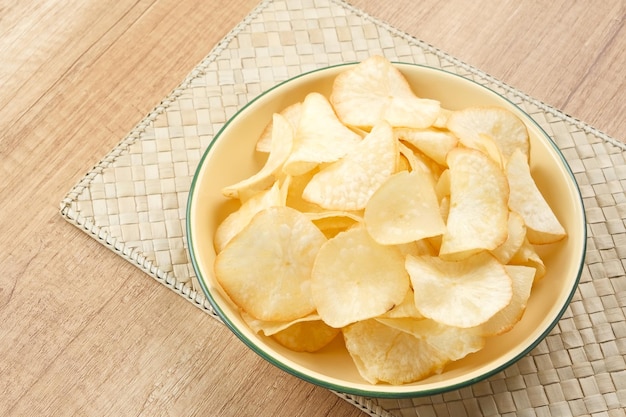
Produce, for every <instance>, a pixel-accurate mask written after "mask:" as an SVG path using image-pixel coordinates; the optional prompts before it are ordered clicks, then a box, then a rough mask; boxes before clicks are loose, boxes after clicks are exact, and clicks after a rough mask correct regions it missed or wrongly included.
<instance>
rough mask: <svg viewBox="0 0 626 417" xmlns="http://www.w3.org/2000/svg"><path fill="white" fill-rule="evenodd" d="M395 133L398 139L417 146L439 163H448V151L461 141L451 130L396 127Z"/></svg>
mask: <svg viewBox="0 0 626 417" xmlns="http://www.w3.org/2000/svg"><path fill="white" fill-rule="evenodd" d="M394 134H395V135H396V137H397V138H398V139H400V140H404V141H406V142H408V143H410V144H411V145H413V146H415V147H416V148H417V149H419V150H420V151H422V152H423V153H424V154H425V155H426V156H428V157H429V158H431V159H432V160H433V161H435V162H437V163H438V164H439V165H445V164H446V156H447V155H448V152H450V151H451V150H452V149H454V148H455V147H456V145H457V143H458V141H459V140H458V139H457V137H456V136H454V135H453V134H452V133H451V132H449V131H447V130H441V129H433V128H427V129H409V128H396V129H394Z"/></svg>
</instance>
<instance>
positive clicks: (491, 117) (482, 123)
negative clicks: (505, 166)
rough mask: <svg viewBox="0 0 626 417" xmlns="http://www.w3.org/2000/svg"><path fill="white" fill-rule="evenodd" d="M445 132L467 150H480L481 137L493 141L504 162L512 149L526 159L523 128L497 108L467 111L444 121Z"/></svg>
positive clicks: (470, 108) (525, 135)
mask: <svg viewBox="0 0 626 417" xmlns="http://www.w3.org/2000/svg"><path fill="white" fill-rule="evenodd" d="M447 127H448V129H449V130H450V131H451V132H452V133H454V134H455V135H456V136H457V137H458V138H459V140H460V141H461V143H462V144H463V145H465V146H467V147H469V148H476V149H481V147H482V144H481V143H482V140H481V138H480V136H481V135H486V136H488V137H491V138H493V140H494V142H495V143H496V145H497V146H498V148H499V149H500V153H501V154H502V156H503V158H504V161H507V160H508V159H509V158H510V157H511V155H512V154H513V152H515V150H516V149H519V150H520V151H521V152H522V154H523V155H524V156H525V157H526V158H528V156H529V152H530V140H529V138H528V130H527V129H526V125H525V124H524V122H522V121H521V120H520V119H519V117H517V116H516V115H515V114H513V113H512V112H511V111H509V110H506V109H503V108H499V107H468V108H466V109H463V110H459V111H455V112H453V113H452V114H450V116H449V117H448V124H447Z"/></svg>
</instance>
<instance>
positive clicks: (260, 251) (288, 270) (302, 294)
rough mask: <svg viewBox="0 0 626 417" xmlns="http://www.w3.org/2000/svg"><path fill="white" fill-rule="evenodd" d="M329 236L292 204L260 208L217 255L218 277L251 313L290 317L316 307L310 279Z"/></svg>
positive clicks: (265, 317) (271, 318) (272, 317)
mask: <svg viewBox="0 0 626 417" xmlns="http://www.w3.org/2000/svg"><path fill="white" fill-rule="evenodd" d="M325 242H326V238H325V237H324V235H323V234H322V232H320V230H319V229H318V228H317V227H315V225H313V223H312V222H311V220H309V219H308V218H307V217H306V215H304V214H302V213H300V212H298V211H296V210H294V209H291V208H289V207H270V208H267V209H265V210H262V211H260V212H259V213H257V214H256V215H255V216H254V217H253V218H252V220H251V221H250V223H249V224H248V225H247V226H246V227H245V228H244V229H243V230H242V231H241V232H239V234H237V235H236V236H235V237H234V238H232V239H231V241H230V242H229V243H228V245H226V247H225V248H224V249H223V250H222V251H221V252H220V253H219V254H218V255H217V257H216V259H215V266H214V267H215V277H216V279H217V281H218V282H219V284H220V285H221V286H222V288H223V289H224V291H226V293H227V294H228V296H229V297H230V298H231V299H232V300H233V302H234V303H235V304H237V305H238V306H239V307H240V308H241V309H243V310H245V311H246V312H248V313H249V314H250V315H252V316H254V317H256V318H258V319H261V320H268V321H289V320H294V319H297V318H300V317H303V316H305V315H307V314H310V313H312V312H313V311H314V310H315V305H314V304H313V300H312V298H311V289H310V278H311V269H312V267H313V262H314V261H315V257H316V256H317V252H318V250H319V249H320V247H321V246H322V245H323V244H324V243H325Z"/></svg>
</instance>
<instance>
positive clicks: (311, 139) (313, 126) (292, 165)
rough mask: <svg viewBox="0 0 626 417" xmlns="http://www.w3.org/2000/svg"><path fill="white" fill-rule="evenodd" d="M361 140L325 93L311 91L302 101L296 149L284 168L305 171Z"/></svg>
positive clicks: (331, 158)
mask: <svg viewBox="0 0 626 417" xmlns="http://www.w3.org/2000/svg"><path fill="white" fill-rule="evenodd" d="M360 141H361V137H360V136H359V135H357V134H356V133H355V132H353V131H352V130H350V129H348V128H347V127H346V126H344V125H343V124H342V123H341V122H340V121H339V119H337V116H336V115H335V112H334V110H333V108H332V107H331V105H330V103H329V102H328V100H327V99H326V97H324V96H323V95H321V94H319V93H309V94H308V95H307V96H306V97H305V99H304V103H303V104H302V111H301V113H300V120H299V123H298V127H297V128H296V130H295V134H294V138H293V149H292V151H291V154H290V155H289V157H288V158H287V161H286V162H285V165H284V166H283V171H284V172H285V173H287V174H289V175H302V174H304V173H306V172H308V171H310V170H312V169H313V168H315V167H316V166H317V165H318V164H320V163H323V162H334V161H336V160H338V159H339V158H341V157H343V156H344V155H346V154H347V153H348V152H350V151H351V150H352V149H353V148H354V146H355V145H356V144H357V143H358V142H360Z"/></svg>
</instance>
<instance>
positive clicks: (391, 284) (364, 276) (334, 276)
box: [311, 227, 409, 327]
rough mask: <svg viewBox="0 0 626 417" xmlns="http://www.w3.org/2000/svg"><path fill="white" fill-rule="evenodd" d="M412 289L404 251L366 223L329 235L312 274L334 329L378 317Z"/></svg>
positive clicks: (319, 303)
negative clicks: (375, 237)
mask: <svg viewBox="0 0 626 417" xmlns="http://www.w3.org/2000/svg"><path fill="white" fill-rule="evenodd" d="M408 289H409V277H408V274H407V272H406V270H405V269H404V257H403V256H402V254H401V253H400V252H399V250H398V249H396V248H394V247H393V246H383V245H380V244H378V243H376V242H375V241H374V240H373V239H372V238H371V237H370V235H369V234H368V233H367V231H366V230H365V228H364V227H355V228H353V229H349V230H347V231H345V232H342V233H339V234H338V235H337V236H335V237H334V238H332V239H329V240H328V241H327V242H326V243H325V244H324V245H323V246H322V247H321V248H320V250H319V253H318V255H317V258H316V259H315V263H314V265H313V271H312V273H311V294H312V297H313V302H314V304H315V306H316V307H317V312H318V313H319V315H320V316H321V317H322V320H324V322H326V323H327V324H328V325H329V326H332V327H343V326H345V325H347V324H350V323H354V322H355V321H358V320H365V319H368V318H371V317H376V316H379V315H381V314H383V313H385V312H386V311H389V310H391V309H392V308H393V307H394V306H396V305H398V304H400V303H401V302H402V301H403V300H404V296H405V295H406V292H407V291H408Z"/></svg>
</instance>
